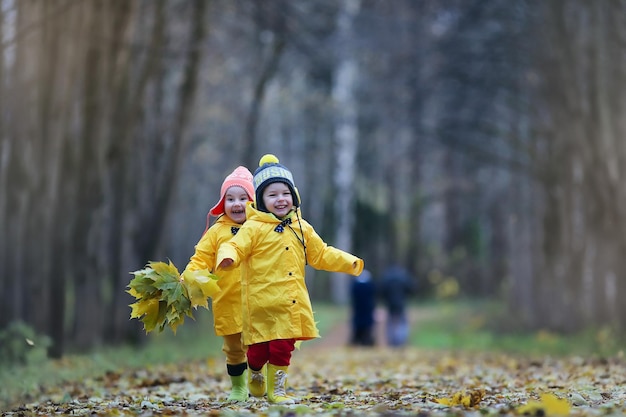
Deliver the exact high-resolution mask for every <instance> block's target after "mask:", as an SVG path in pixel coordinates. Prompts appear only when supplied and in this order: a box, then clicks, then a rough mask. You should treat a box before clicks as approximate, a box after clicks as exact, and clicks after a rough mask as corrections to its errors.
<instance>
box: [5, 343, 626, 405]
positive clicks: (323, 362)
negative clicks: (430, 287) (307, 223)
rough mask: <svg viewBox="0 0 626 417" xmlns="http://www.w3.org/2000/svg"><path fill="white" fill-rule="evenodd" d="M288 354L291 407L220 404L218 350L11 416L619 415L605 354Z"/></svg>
mask: <svg viewBox="0 0 626 417" xmlns="http://www.w3.org/2000/svg"><path fill="white" fill-rule="evenodd" d="M309 344H310V346H307V343H304V344H303V346H302V349H301V350H298V351H296V352H294V356H293V358H292V365H291V367H290V369H289V380H288V386H289V393H290V394H291V395H295V396H297V397H299V401H298V402H297V404H295V405H291V406H276V405H271V404H269V403H267V401H266V400H265V399H258V398H250V400H249V401H248V402H246V403H243V404H228V403H226V402H225V399H226V398H227V396H228V393H229V388H230V381H229V379H228V377H227V375H226V371H225V365H224V363H223V358H222V357H221V356H216V357H212V358H209V359H208V360H206V361H203V362H189V363H182V364H177V365H162V366H153V367H150V368H147V369H139V370H126V371H120V372H110V373H108V374H106V375H104V376H102V377H99V378H96V379H92V380H85V381H80V382H77V383H68V384H66V385H64V386H58V387H55V388H54V389H51V390H48V391H46V392H44V393H42V396H41V398H39V399H37V401H32V402H30V403H26V404H22V405H20V406H16V407H15V408H13V409H12V410H10V411H6V412H4V413H3V414H2V415H3V416H13V415H53V414H72V415H102V416H104V415H141V416H152V415H155V416H156V415H215V416H238V415H251V414H255V415H265V416H276V417H278V416H295V415H301V416H304V415H326V416H350V415H380V416H393V415H421V416H428V415H432V416H449V415H459V416H460V415H466V416H474V415H475V416H478V415H537V416H541V415H579V416H584V415H624V414H625V413H626V394H625V393H624V386H625V383H626V372H625V371H626V366H625V361H624V359H623V358H622V357H616V358H610V359H593V360H592V359H583V358H578V357H569V358H563V359H555V358H549V357H546V358H541V359H529V358H521V357H513V356H507V355H500V354H485V353H468V352H450V351H446V352H435V351H423V350H418V349H413V348H404V349H391V348H384V347H379V348H370V349H368V348H349V347H334V348H333V347H319V346H317V345H316V344H315V343H310V342H309Z"/></svg>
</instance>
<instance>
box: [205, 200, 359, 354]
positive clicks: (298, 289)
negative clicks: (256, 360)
mask: <svg viewBox="0 0 626 417" xmlns="http://www.w3.org/2000/svg"><path fill="white" fill-rule="evenodd" d="M296 210H297V214H296V212H292V213H290V214H289V215H288V216H287V219H289V220H287V221H290V222H291V223H290V224H286V222H285V221H284V220H286V219H283V220H281V219H278V218H276V217H275V216H274V215H273V214H271V213H267V212H263V211H259V210H257V209H256V208H255V206H254V203H248V204H247V206H246V217H247V220H246V222H245V223H244V224H243V225H242V227H241V229H240V230H239V232H238V233H237V235H236V236H234V237H233V238H232V239H230V240H229V241H228V242H225V243H223V244H222V245H221V246H220V247H219V249H218V252H217V261H216V265H219V264H220V263H221V262H222V260H224V259H226V258H229V259H232V260H233V261H234V262H233V264H232V265H231V266H230V268H237V267H241V268H242V269H241V279H242V283H241V285H242V288H241V289H242V292H241V295H242V307H243V332H242V333H243V342H244V344H245V345H252V344H255V343H261V342H267V341H270V340H278V339H296V340H308V339H313V338H316V337H319V331H318V329H317V326H316V325H315V320H314V317H313V309H312V307H311V300H310V298H309V293H308V290H307V287H306V283H305V280H304V276H305V266H306V265H307V263H308V265H310V266H311V267H313V268H315V269H319V270H325V271H333V272H343V273H346V274H351V275H359V274H360V273H361V272H362V271H363V260H362V259H360V258H358V257H356V256H354V255H352V254H350V253H347V252H344V251H342V250H340V249H337V248H334V247H332V246H328V245H327V244H326V243H325V242H324V241H323V240H322V238H321V237H320V236H319V235H318V234H317V233H316V232H315V230H314V229H313V227H312V226H311V225H310V224H309V223H308V222H307V221H306V220H304V219H302V218H301V217H300V211H299V210H300V209H296ZM279 226H283V227H282V228H281V227H279ZM278 230H282V231H278ZM231 270H232V269H228V271H231ZM221 271H222V270H219V271H218V274H219V273H220V272H221ZM220 285H221V280H220Z"/></svg>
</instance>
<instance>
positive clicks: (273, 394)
mask: <svg viewBox="0 0 626 417" xmlns="http://www.w3.org/2000/svg"><path fill="white" fill-rule="evenodd" d="M287 368H288V367H287V366H276V365H272V364H269V365H267V399H268V401H269V402H271V403H273V404H294V403H295V402H296V401H295V399H294V398H292V397H290V396H288V395H287V392H286V389H287Z"/></svg>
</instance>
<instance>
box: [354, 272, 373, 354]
mask: <svg viewBox="0 0 626 417" xmlns="http://www.w3.org/2000/svg"><path fill="white" fill-rule="evenodd" d="M350 290H351V293H350V295H351V304H352V335H351V338H350V344H351V345H354V346H373V345H374V344H375V343H374V309H375V307H376V288H375V286H374V282H373V280H372V274H371V273H370V272H369V271H368V270H363V272H362V273H361V275H359V276H358V277H354V278H353V279H352V286H351V289H350Z"/></svg>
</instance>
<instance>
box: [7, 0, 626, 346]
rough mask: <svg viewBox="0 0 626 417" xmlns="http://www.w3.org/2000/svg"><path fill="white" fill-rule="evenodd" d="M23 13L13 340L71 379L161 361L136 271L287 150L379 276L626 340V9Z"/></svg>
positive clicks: (182, 241) (248, 7)
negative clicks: (70, 356) (85, 370)
mask: <svg viewBox="0 0 626 417" xmlns="http://www.w3.org/2000/svg"><path fill="white" fill-rule="evenodd" d="M1 4H2V9H1V12H0V33H1V34H2V54H1V55H0V60H1V62H0V81H1V82H0V190H1V195H0V196H1V199H0V230H1V234H0V236H1V237H0V287H1V288H2V291H1V292H0V329H3V328H7V327H8V326H9V325H11V323H16V322H24V323H26V324H27V325H28V326H30V327H32V328H33V329H34V330H35V331H36V332H37V333H38V334H44V335H48V336H49V337H51V339H52V341H53V343H52V344H51V348H50V355H51V356H53V357H59V356H61V355H63V353H64V352H67V351H69V350H85V349H89V348H91V347H94V346H98V345H101V344H104V343H107V344H117V343H121V342H127V341H132V340H137V339H138V338H141V335H142V330H141V323H140V322H139V321H137V320H133V321H131V320H129V314H130V309H129V307H128V304H129V303H130V302H132V299H131V297H130V296H129V295H128V294H126V293H125V289H126V286H127V285H128V282H129V281H130V279H131V278H132V276H131V275H130V274H129V272H130V271H134V270H137V269H140V268H142V267H143V266H144V265H145V264H146V262H147V261H150V260H166V259H167V258H169V259H171V260H172V261H173V262H174V263H175V264H176V265H177V266H178V267H179V268H180V269H181V270H182V268H184V266H185V264H186V262H187V260H188V258H189V257H190V256H191V255H192V254H193V250H194V245H195V243H196V242H197V241H198V239H199V238H200V235H201V233H202V231H203V230H204V228H205V221H206V214H207V211H208V209H209V208H210V207H211V206H212V205H213V204H214V203H215V201H216V199H217V197H218V194H219V188H220V185H221V182H222V180H223V178H224V176H225V175H227V174H228V173H229V172H231V171H232V169H234V168H235V167H236V166H237V165H240V164H243V165H245V166H247V167H249V168H250V169H251V170H254V169H255V167H256V166H257V163H258V160H259V158H260V156H261V155H263V154H264V153H267V152H271V153H274V154H276V155H277V156H278V157H279V158H280V160H281V162H282V163H284V164H285V165H286V166H287V167H289V168H290V169H291V171H292V172H293V174H294V177H295V181H296V184H297V186H298V188H299V191H300V194H301V196H302V201H303V214H304V216H305V218H307V219H308V220H309V221H310V222H311V223H312V224H313V225H314V227H315V228H316V230H317V231H318V233H319V234H320V235H321V236H322V237H323V238H324V239H325V240H326V241H327V242H328V243H329V244H332V245H334V246H337V247H340V248H342V249H345V250H348V251H351V252H353V253H355V254H357V255H359V256H360V257H362V258H363V259H364V260H365V262H366V266H367V268H368V269H369V270H370V271H372V273H373V274H374V276H377V275H378V274H379V273H380V271H382V269H383V268H384V267H385V266H387V264H389V263H390V262H398V263H400V264H403V265H404V266H406V267H407V268H408V269H409V270H410V271H411V273H412V274H413V276H414V277H416V279H417V281H418V282H417V283H418V284H419V290H420V292H421V294H423V295H425V296H429V295H439V296H449V297H453V296H456V297H483V298H484V297H490V298H496V299H499V300H502V302H503V303H504V304H505V305H506V306H507V309H508V311H509V314H510V317H511V319H512V320H514V321H515V323H516V325H518V326H520V328H526V329H549V330H551V331H556V332H564V333H567V332H573V331H576V330H578V329H582V328H585V327H589V326H597V327H600V326H610V328H611V329H613V330H614V331H616V332H620V333H624V332H625V331H626V303H624V302H623V300H624V298H625V297H626V279H625V278H624V275H625V274H626V256H625V254H626V187H624V183H625V182H626V141H625V140H624V137H625V133H626V118H624V114H626V107H625V104H626V1H622V0H610V1H593V2H591V1H585V0H567V1H566V0H551V1H524V0H516V1H510V0H438V1H434V0H432V1H430V0H268V1H257V0H55V1H49V0H4V1H3V2H2V3H1ZM307 280H308V283H309V285H310V291H311V295H312V298H313V299H314V300H328V301H332V302H334V303H339V304H342V303H346V301H347V297H348V289H347V288H348V287H347V284H348V282H349V280H348V279H346V277H344V276H332V275H330V274H327V273H323V272H319V271H313V270H311V271H310V273H309V275H308V277H307Z"/></svg>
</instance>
